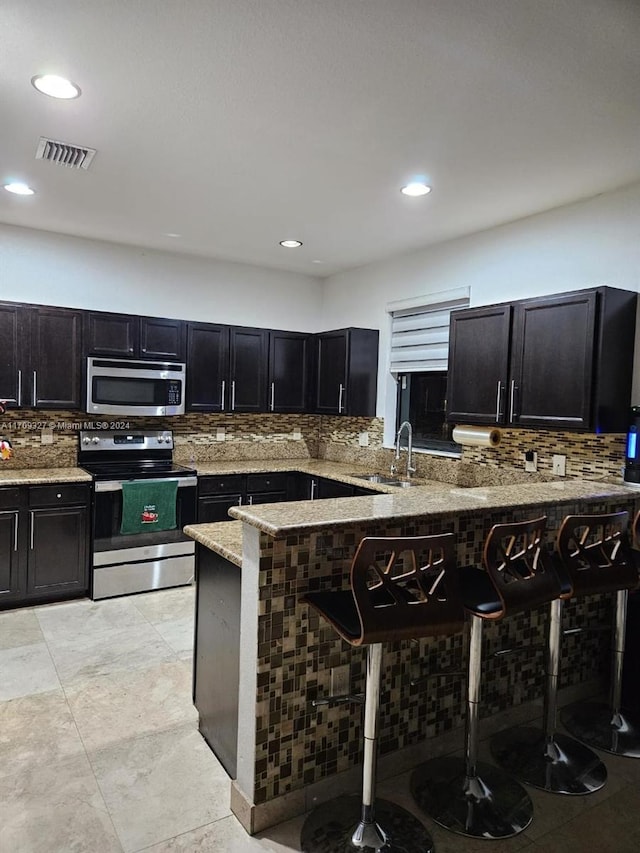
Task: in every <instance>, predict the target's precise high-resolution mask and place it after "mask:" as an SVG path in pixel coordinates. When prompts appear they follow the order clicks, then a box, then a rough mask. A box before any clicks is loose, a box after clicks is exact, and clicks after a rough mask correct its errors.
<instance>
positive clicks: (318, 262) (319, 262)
mask: <svg viewBox="0 0 640 853" xmlns="http://www.w3.org/2000/svg"><path fill="white" fill-rule="evenodd" d="M311 263H312V264H323V263H324V261H319V260H318V259H317V258H315V259H314V260H313V261H311Z"/></svg>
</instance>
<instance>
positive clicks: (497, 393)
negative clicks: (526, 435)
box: [447, 305, 512, 424]
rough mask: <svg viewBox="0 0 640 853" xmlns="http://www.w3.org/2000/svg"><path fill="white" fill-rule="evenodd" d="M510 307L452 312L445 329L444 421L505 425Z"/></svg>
mask: <svg viewBox="0 0 640 853" xmlns="http://www.w3.org/2000/svg"><path fill="white" fill-rule="evenodd" d="M511 310H512V309H511V306H510V305H495V306H490V307H488V308H469V309H464V310H462V311H453V312H452V314H451V324H450V327H449V364H448V367H447V420H448V421H449V422H453V423H470V424H485V423H487V424H494V423H500V424H502V423H504V422H505V419H506V413H507V390H508V388H507V379H508V365H509V342H510V330H511Z"/></svg>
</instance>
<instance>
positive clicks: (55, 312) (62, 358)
mask: <svg viewBox="0 0 640 853" xmlns="http://www.w3.org/2000/svg"><path fill="white" fill-rule="evenodd" d="M30 361H31V363H30V369H29V376H28V381H27V382H26V383H25V389H28V392H29V393H28V396H27V398H26V399H25V404H26V405H32V406H33V407H34V408H39V409H84V408H85V399H84V393H83V387H82V376H83V367H84V364H83V358H82V312H81V311H71V310H67V309H64V308H36V309H34V310H33V311H32V312H31V360H30Z"/></svg>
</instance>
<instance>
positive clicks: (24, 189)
mask: <svg viewBox="0 0 640 853" xmlns="http://www.w3.org/2000/svg"><path fill="white" fill-rule="evenodd" d="M4 188H5V190H6V191H7V192H8V193H13V194H14V195H33V194H34V193H35V190H32V189H31V187H30V186H28V184H23V183H20V181H12V182H11V183H10V184H5V185H4Z"/></svg>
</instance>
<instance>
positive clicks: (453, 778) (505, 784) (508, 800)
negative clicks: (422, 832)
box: [411, 758, 533, 839]
mask: <svg viewBox="0 0 640 853" xmlns="http://www.w3.org/2000/svg"><path fill="white" fill-rule="evenodd" d="M477 774H478V775H477V776H473V777H468V776H466V775H465V762H464V760H463V759H461V758H434V759H432V760H431V761H427V762H426V764H423V765H421V766H420V767H418V769H417V770H415V771H414V773H413V775H412V776H411V793H412V794H413V797H414V799H415V801H416V803H417V804H418V805H419V806H420V808H421V809H422V810H423V811H424V812H425V814H427V815H428V816H429V817H431V818H433V820H435V821H436V823H439V824H440V825H441V826H444V827H445V828H446V829H449V830H451V831H452V832H457V833H458V834H459V835H466V836H470V837H472V838H488V839H491V838H510V837H511V836H512V835H517V834H518V833H519V832H522V831H523V830H524V829H526V828H527V827H528V826H529V824H530V823H531V819H532V817H533V803H532V802H531V798H530V796H529V794H527V792H526V790H525V789H524V788H523V787H522V785H520V784H519V783H518V782H516V781H515V780H514V779H512V778H511V777H510V776H507V774H506V773H503V771H502V770H499V769H498V768H497V767H492V766H491V765H490V764H482V763H478V765H477Z"/></svg>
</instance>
